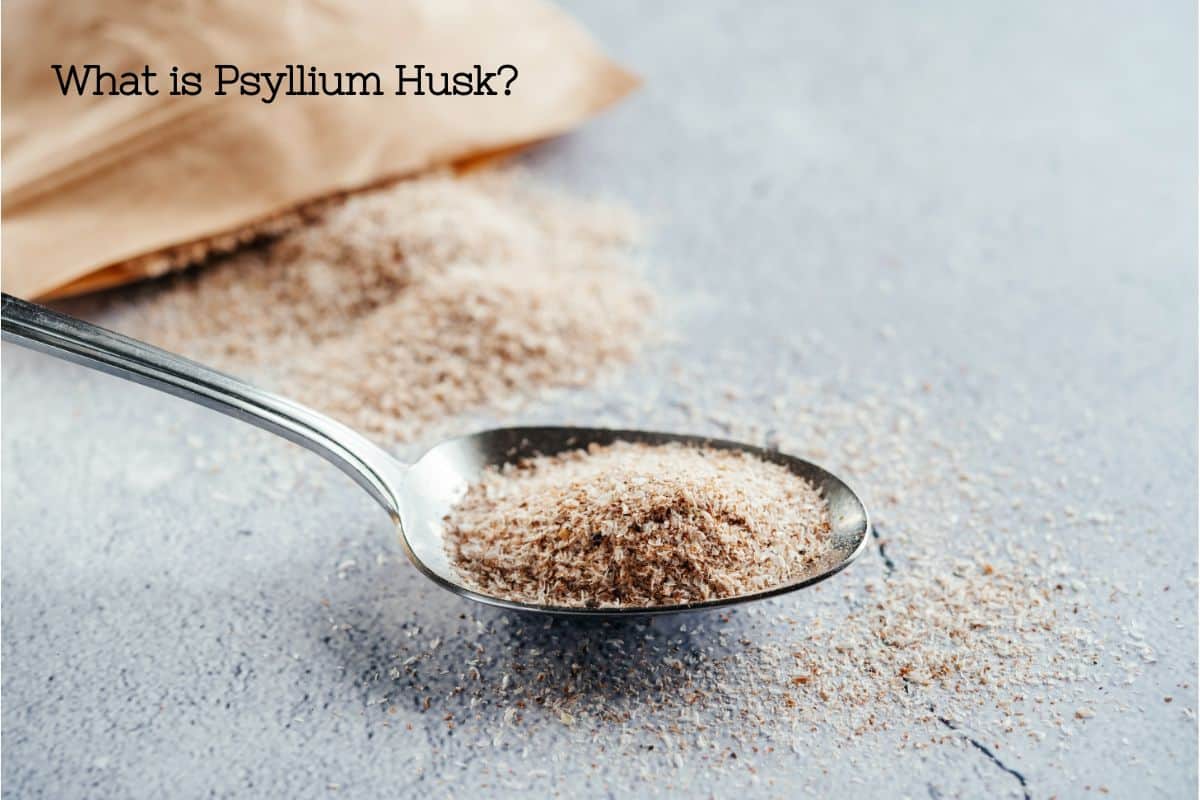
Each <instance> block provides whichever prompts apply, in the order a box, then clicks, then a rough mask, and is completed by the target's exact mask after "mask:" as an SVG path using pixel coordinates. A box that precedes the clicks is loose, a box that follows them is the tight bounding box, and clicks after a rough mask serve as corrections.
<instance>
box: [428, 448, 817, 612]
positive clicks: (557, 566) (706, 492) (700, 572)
mask: <svg viewBox="0 0 1200 800" xmlns="http://www.w3.org/2000/svg"><path fill="white" fill-rule="evenodd" d="M446 522H447V524H446V548H447V552H448V553H449V555H450V558H451V561H452V563H453V564H454V565H455V567H456V568H457V569H458V571H459V572H460V573H461V575H462V576H463V577H464V578H465V579H466V581H467V582H468V584H470V585H471V586H473V587H474V588H476V589H478V590H479V591H481V592H483V593H485V594H489V595H492V596H498V597H503V598H505V599H509V600H516V601H521V602H527V603H537V604H541V605H556V606H570V607H587V608H596V607H618V606H636V607H648V606H663V605H677V604H683V603H695V602H701V601H705V600H715V599H720V598H726V597H735V596H738V595H745V594H752V593H755V592H761V591H765V590H767V589H771V588H773V587H777V586H783V585H785V584H787V583H791V582H793V581H795V580H797V579H799V578H801V577H803V576H804V575H805V574H807V573H809V572H811V571H812V570H813V568H814V567H815V566H817V565H819V564H822V563H824V559H823V558H822V556H823V554H824V552H825V550H826V548H825V546H824V545H825V544H826V540H827V538H828V534H829V529H830V526H829V509H828V507H827V504H826V502H825V500H824V498H822V496H821V493H820V491H819V490H818V489H816V488H815V487H814V486H813V485H812V484H810V483H809V482H808V481H806V480H804V479H803V478H801V477H799V476H798V475H795V474H793V473H792V472H791V471H790V470H788V469H787V467H785V466H782V465H780V464H775V463H771V462H768V461H765V460H763V459H762V458H759V457H757V456H755V455H752V454H750V453H745V452H740V451H736V450H721V449H715V448H699V447H693V446H687V445H683V444H679V443H671V444H664V445H657V446H655V445H647V444H637V443H630V442H616V443H614V444H611V445H607V446H599V445H592V446H590V447H589V448H588V449H587V450H573V451H568V452H565V453H560V454H557V455H552V456H539V457H537V458H530V459H525V460H522V461H520V462H518V463H516V464H508V465H506V466H504V467H503V468H501V469H491V470H488V471H486V472H485V473H484V475H483V477H482V478H481V480H480V481H479V482H477V483H476V484H474V485H473V486H472V487H471V488H470V490H469V491H468V492H467V494H466V496H465V497H464V498H463V500H462V501H461V502H460V503H459V504H458V505H457V506H456V507H455V508H454V509H453V510H452V512H451V514H450V515H449V516H448V517H447V520H446Z"/></svg>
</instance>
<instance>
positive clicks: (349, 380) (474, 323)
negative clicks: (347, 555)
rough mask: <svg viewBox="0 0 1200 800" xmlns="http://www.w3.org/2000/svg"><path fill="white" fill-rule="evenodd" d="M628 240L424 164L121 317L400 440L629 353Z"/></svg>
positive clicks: (629, 223) (568, 380)
mask: <svg viewBox="0 0 1200 800" xmlns="http://www.w3.org/2000/svg"><path fill="white" fill-rule="evenodd" d="M636 238H637V225H636V222H635V220H634V218H633V217H632V215H631V214H630V213H629V212H628V211H625V210H623V209H620V208H615V207H610V206H605V205H601V204H599V203H596V202H588V201H583V200H580V199H577V198H572V197H569V196H564V195H562V194H559V193H557V192H554V191H551V190H548V189H546V188H543V187H539V186H536V185H534V184H532V183H530V182H529V181H528V180H527V179H525V178H523V177H522V176H521V175H520V174H519V173H516V172H499V173H497V172H492V173H479V174H475V175H471V176H466V177H454V176H450V175H441V174H437V175H430V176H426V177H421V178H416V179H413V180H408V181H403V182H400V183H397V184H395V185H393V186H390V187H388V188H385V189H381V190H378V191H374V192H370V193H367V194H362V195H357V196H354V197H351V198H349V199H347V200H346V201H345V202H344V203H341V204H337V205H334V206H333V207H331V208H328V209H326V210H325V211H324V213H323V216H322V217H321V218H320V219H318V220H317V221H316V222H315V223H313V224H311V225H308V226H306V227H303V228H300V229H297V230H294V231H291V232H288V233H286V234H284V235H283V236H282V237H280V238H279V239H277V240H276V241H274V242H272V243H270V244H268V245H266V246H263V247H259V248H255V249H251V250H246V251H243V252H240V253H238V254H235V255H233V256H231V257H229V258H225V259H222V260H219V261H217V262H215V263H213V264H210V265H208V266H205V267H202V268H200V269H197V270H193V271H192V272H190V273H187V274H183V275H178V276H172V277H170V278H167V279H165V280H163V281H161V282H159V283H158V284H155V285H151V286H149V287H147V289H146V290H144V291H143V293H142V294H141V296H139V297H138V298H137V300H138V302H137V303H136V305H135V308H134V314H133V318H132V320H131V322H130V324H129V325H128V326H126V327H128V328H130V329H131V332H132V333H133V334H134V335H137V336H140V337H142V338H145V339H147V340H149V341H151V342H153V343H154V344H158V345H160V346H162V347H165V348H167V349H170V350H175V351H178V352H181V353H183V354H185V355H188V356H190V357H192V358H195V359H197V360H200V361H203V362H207V363H212V364H214V365H216V366H220V367H222V368H225V369H226V370H229V371H233V372H236V373H238V374H241V375H243V376H245V377H248V378H251V379H253V380H257V381H261V382H264V383H265V384H267V385H268V386H270V387H271V388H273V389H275V390H277V391H279V392H280V393H282V394H284V395H287V396H289V397H292V398H294V399H296V400H299V401H301V402H303V403H306V404H309V405H311V406H313V407H315V408H317V409H319V410H322V411H325V412H327V413H330V414H333V415H334V416H337V417H339V418H340V419H342V420H343V421H345V422H347V423H349V424H350V425H352V426H354V427H357V428H359V429H362V430H364V431H367V432H370V433H373V434H376V435H379V436H381V437H384V438H386V439H390V440H405V439H407V438H409V437H410V436H412V435H413V434H414V432H415V431H417V430H419V429H420V427H421V426H422V425H423V424H425V423H429V422H431V421H434V420H441V419H445V418H447V417H450V416H452V415H455V414H458V413H461V412H465V411H469V410H473V409H476V408H480V407H493V408H494V407H506V406H508V405H511V404H513V403H515V402H519V401H521V400H522V399H527V398H529V397H531V396H534V395H536V394H538V393H539V392H540V391H541V390H544V389H547V388H551V387H567V386H577V385H581V384H583V383H585V382H587V381H590V380H592V379H593V378H595V377H596V376H597V375H599V374H600V373H601V372H602V371H604V370H606V369H607V368H610V367H612V366H614V365H618V364H621V363H624V362H627V361H629V360H630V359H631V358H632V357H633V356H634V355H635V353H636V352H637V350H638V346H639V344H640V341H641V339H642V337H643V335H644V334H645V333H646V332H647V327H648V326H647V319H648V317H649V314H650V311H651V309H652V306H653V298H652V295H651V293H650V291H649V289H648V288H647V286H646V284H645V283H644V282H643V281H642V280H641V279H640V277H639V276H638V274H637V271H636V269H634V266H633V264H632V249H633V245H634V244H635V242H636Z"/></svg>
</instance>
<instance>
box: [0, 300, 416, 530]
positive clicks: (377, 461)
mask: <svg viewBox="0 0 1200 800" xmlns="http://www.w3.org/2000/svg"><path fill="white" fill-rule="evenodd" d="M0 327H2V329H3V338H4V339H6V340H8V341H12V342H15V343H17V344H20V345H24V346H25V347H29V348H32V349H34V350H40V351H42V352H45V353H49V354H50V355H53V356H58V357H59V358H62V359H65V360H67V361H73V362H75V363H77V364H82V365H84V366H85V367H91V368H92V369H96V370H99V371H101V372H107V373H109V374H110V375H116V376H117V377H119V378H125V379H126V380H130V381H133V382H134V383H140V384H142V385H143V386H150V387H152V388H155V389H159V390H160V391H164V392H167V393H168V394H173V395H175V396H176V397H182V398H183V399H185V400H191V401H192V402H194V403H199V404H200V405H202V406H207V407H208V408H211V409H215V410H216V411H220V412H221V413H223V414H228V415H229V416H231V417H235V418H237V419H240V420H243V421H245V422H249V423H250V424H251V425H255V426H257V427H259V428H262V429H263V430H267V431H270V432H271V433H274V434H278V435H279V436H282V437H283V438H285V439H288V440H289V441H292V442H295V443H296V444H298V445H300V446H301V447H305V448H308V449H309V450H312V451H313V452H315V453H317V454H319V455H321V456H322V457H324V458H326V459H328V460H329V461H331V462H333V463H334V464H335V465H337V466H338V467H339V468H340V469H341V470H342V471H343V472H345V473H346V474H348V475H349V476H350V477H351V478H353V479H354V480H355V481H357V482H358V484H359V485H360V486H362V487H363V488H364V489H366V490H367V491H368V492H369V493H370V494H371V496H372V497H374V498H375V500H376V501H378V502H379V503H380V504H381V505H382V506H383V507H384V508H385V509H387V511H388V512H389V513H391V514H392V515H393V516H398V515H399V503H398V498H397V493H398V491H399V488H400V486H401V481H402V478H403V472H404V467H403V465H401V464H400V463H399V462H397V461H396V460H395V459H393V458H392V457H391V456H390V455H388V454H387V453H386V452H384V451H383V450H382V449H381V448H379V447H378V446H377V445H375V444H373V443H372V442H370V441H368V440H367V439H366V438H364V437H363V436H361V435H360V434H358V433H357V432H355V431H353V430H351V429H350V428H348V427H346V426H345V425H343V424H341V423H340V422H336V421H334V420H332V419H330V418H329V417H326V416H324V415H322V414H318V413H317V412H315V411H312V410H311V409H308V408H305V407H304V406H302V405H299V404H298V403H293V402H292V401H290V400H286V399H284V398H282V397H279V396H278V395H274V394H271V393H270V392H265V391H263V390H261V389H257V388H255V387H253V386H251V385H250V384H248V383H245V382H243V381H240V380H238V379H237V378H233V377H231V376H229V375H226V374H224V373H222V372H218V371H217V370H214V369H210V368H209V367H206V366H204V365H202V364H197V363H196V362H195V361H190V360H188V359H186V358H183V357H182V356H177V355H175V354H174V353H169V352H167V351H166V350H161V349H159V348H157V347H154V346H152V345H149V344H146V343H145V342H140V341H138V340H137V339H132V338H130V337H128V336H123V335H122V334H119V333H115V332H113V331H110V330H106V329H105V328H101V327H99V326H97V325H92V324H90V323H87V322H84V321H83V320H80V319H76V318H74V317H70V316H67V315H66V314H60V313H58V312H56V311H51V310H50V309H48V308H45V307H44V306H39V305H36V304H35V303H29V302H26V301H24V300H21V299H19V298H16V297H13V296H11V295H9V294H4V295H3V304H2V305H0Z"/></svg>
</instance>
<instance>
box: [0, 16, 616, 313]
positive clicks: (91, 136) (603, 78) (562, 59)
mask: <svg viewBox="0 0 1200 800" xmlns="http://www.w3.org/2000/svg"><path fill="white" fill-rule="evenodd" d="M3 42H4V50H3V98H4V106H3V139H2V146H3V281H4V289H5V291H7V292H10V293H12V294H16V295H19V296H23V297H51V296H63V295H67V294H75V293H79V292H83V291H90V290H93V289H99V288H104V287H107V286H112V285H116V284H119V283H123V282H126V281H130V280H135V279H138V278H141V277H145V276H147V275H149V274H153V273H155V272H161V271H163V270H164V269H167V268H170V267H173V266H178V265H180V264H183V263H187V262H189V261H192V260H195V257H198V256H200V255H203V254H204V253H205V252H208V251H210V250H212V249H220V246H219V245H214V244H213V243H214V242H219V241H221V240H222V238H223V239H224V241H225V242H226V244H228V243H229V242H231V241H232V242H236V241H239V240H240V239H242V238H245V235H246V232H247V231H253V230H256V229H257V230H259V231H263V230H270V225H271V224H272V221H273V220H276V221H277V220H280V219H282V218H284V217H286V215H288V213H289V212H291V211H292V210H294V209H296V208H297V207H300V206H303V205H305V204H307V203H310V202H311V201H315V200H318V199H319V198H324V197H329V196H332V195H337V194H341V193H345V192H349V191H354V190H356V189H361V188H364V187H368V186H371V185H374V184H378V183H381V182H383V181H385V180H388V179H392V178H396V177H400V176H403V175H406V174H409V173H412V172H415V171H418V170H421V169H425V168H428V167H432V166H436V165H441V164H451V163H459V162H463V161H466V160H469V159H475V158H478V157H481V156H485V155H487V154H490V153H495V152H498V151H502V150H511V149H513V148H515V147H518V146H521V145H523V144H528V143H530V142H534V141H536V140H539V139H544V138H546V137H549V136H552V135H555V134H559V133H562V132H564V131H566V130H568V129H569V128H571V127H572V126H574V125H577V124H578V123H579V122H580V121H582V120H583V119H584V118H586V117H587V116H589V115H590V114H592V113H594V112H596V111H598V110H599V109H601V108H603V107H605V106H607V105H609V104H610V103H613V102H615V101H616V100H618V99H619V98H621V97H622V96H624V95H625V94H626V93H628V92H629V91H630V90H631V89H632V88H633V87H634V86H635V84H636V79H635V78H634V77H633V76H631V75H630V74H629V73H627V72H625V71H624V70H622V69H621V68H620V67H618V66H617V65H616V64H614V63H613V62H612V61H611V60H609V59H608V58H607V57H606V56H605V55H604V54H603V53H602V52H601V51H600V50H599V49H598V48H597V46H596V45H595V43H594V42H593V41H592V40H591V39H590V37H589V36H588V35H587V34H586V33H585V32H584V31H583V30H582V29H581V28H580V27H579V26H578V25H577V24H576V23H574V22H573V21H572V20H571V19H570V18H569V17H567V16H566V15H565V14H564V13H563V12H561V11H559V10H558V9H556V8H553V7H551V6H548V5H545V4H544V3H542V2H539V1H538V0H507V1H506V2H498V1H496V2H487V1H486V0H481V1H480V2H465V1H464V0H404V1H401V2H396V1H395V0H357V1H356V2H352V3H349V2H348V3H327V2H321V1H320V0H266V1H264V0H257V1H256V2H243V1H242V0H222V1H219V2H204V1H203V0H202V1H201V2H181V1H172V0H152V1H151V2H145V1H144V0H111V2H104V3H95V2H92V0H67V1H66V2H61V1H59V2H51V0H25V1H24V2H22V1H21V0H13V2H9V3H5V4H4V7H3ZM88 63H96V64H99V65H101V66H103V67H104V68H105V69H107V70H111V71H116V72H118V73H119V72H121V71H125V70H133V71H141V70H142V68H143V67H144V66H146V65H149V66H150V67H151V68H152V69H154V70H155V72H156V73H157V74H158V78H157V81H158V83H157V85H158V87H159V89H160V93H159V95H157V96H155V97H146V96H139V97H120V96H118V97H114V96H99V97H96V96H76V95H75V94H74V93H72V94H69V95H68V96H65V97H64V96H63V95H62V93H61V91H60V89H59V85H58V81H57V78H56V75H55V73H54V72H53V70H52V69H51V65H52V64H62V65H64V66H65V65H70V64H80V65H82V64H88ZM218 64H233V65H236V66H237V67H238V68H239V69H241V70H242V71H251V70H262V71H272V72H274V71H280V70H284V69H286V66H287V65H289V64H296V65H304V67H305V68H307V67H308V66H314V67H316V68H318V69H320V70H323V71H326V72H331V73H332V72H333V71H367V70H373V71H375V72H377V73H379V74H380V75H381V76H383V77H384V78H385V79H386V78H388V77H389V76H391V77H392V81H391V83H389V82H388V81H387V80H385V81H384V86H383V91H384V92H385V94H384V95H383V96H340V97H339V96H280V97H277V98H276V99H275V101H274V102H272V103H269V104H268V103H264V102H262V99H261V98H257V97H242V96H238V95H236V94H228V95H226V96H216V95H214V94H213V93H212V91H211V88H212V87H215V81H216V78H215V66H216V65H218ZM397 64H406V65H417V64H422V65H424V66H425V67H426V69H427V70H428V71H429V72H432V73H438V72H443V71H444V72H451V73H453V72H459V71H464V70H470V69H472V68H473V67H474V65H476V64H478V65H482V68H483V69H485V70H493V69H496V68H497V67H498V66H500V65H504V64H511V65H513V66H515V67H516V68H517V69H518V71H519V72H518V77H517V78H516V80H514V81H513V82H512V83H511V85H510V87H509V88H510V91H511V94H509V95H504V94H503V93H498V94H497V95H495V96H433V95H428V94H427V95H425V96H416V95H413V94H411V93H409V94H406V95H405V96H396V95H394V94H393V92H394V90H395V88H396V83H397V82H396V81H395V78H394V76H395V75H396V70H395V67H396V65H397ZM172 66H178V67H179V68H180V70H181V71H188V70H195V71H198V72H201V73H202V76H203V81H204V86H205V90H204V92H203V93H202V94H201V95H197V96H170V95H168V93H167V91H165V90H164V87H166V86H168V84H167V82H166V79H167V77H168V75H167V73H168V72H169V70H170V69H171V67H172ZM496 88H502V87H496Z"/></svg>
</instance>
